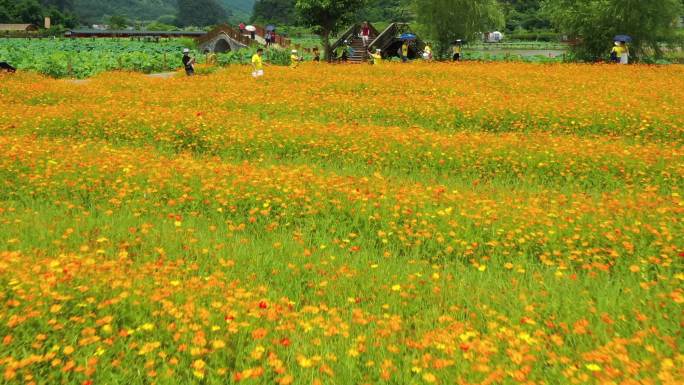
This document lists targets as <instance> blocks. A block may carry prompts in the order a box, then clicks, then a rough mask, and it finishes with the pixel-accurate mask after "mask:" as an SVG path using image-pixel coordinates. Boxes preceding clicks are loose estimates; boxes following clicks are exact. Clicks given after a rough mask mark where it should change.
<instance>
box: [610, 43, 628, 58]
mask: <svg viewBox="0 0 684 385" xmlns="http://www.w3.org/2000/svg"><path fill="white" fill-rule="evenodd" d="M610 60H611V61H612V62H614V63H620V64H629V47H627V44H626V43H625V42H624V41H616V42H615V46H613V49H612V50H611V51H610Z"/></svg>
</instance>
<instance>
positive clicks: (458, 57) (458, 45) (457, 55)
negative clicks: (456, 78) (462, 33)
mask: <svg viewBox="0 0 684 385" xmlns="http://www.w3.org/2000/svg"><path fill="white" fill-rule="evenodd" d="M452 52H453V54H454V56H453V57H452V59H453V61H461V42H460V41H458V40H456V44H454V46H453V47H452Z"/></svg>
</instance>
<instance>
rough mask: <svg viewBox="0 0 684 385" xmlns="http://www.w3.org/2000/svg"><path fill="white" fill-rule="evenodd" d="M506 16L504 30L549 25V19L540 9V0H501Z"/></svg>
mask: <svg viewBox="0 0 684 385" xmlns="http://www.w3.org/2000/svg"><path fill="white" fill-rule="evenodd" d="M501 3H502V6H503V10H504V15H505V17H506V30H507V31H509V32H512V31H518V30H528V31H533V30H540V29H548V28H550V27H551V21H550V20H549V19H548V15H546V14H545V13H544V12H543V11H542V7H541V4H542V0H501Z"/></svg>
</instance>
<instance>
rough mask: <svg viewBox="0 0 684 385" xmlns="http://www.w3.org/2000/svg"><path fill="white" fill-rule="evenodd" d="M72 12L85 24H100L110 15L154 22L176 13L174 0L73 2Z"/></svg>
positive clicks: (80, 0)
mask: <svg viewBox="0 0 684 385" xmlns="http://www.w3.org/2000/svg"><path fill="white" fill-rule="evenodd" d="M74 10H75V12H76V14H77V15H78V17H79V19H80V20H81V22H83V23H85V24H96V23H102V22H103V21H105V20H106V19H107V17H108V16H110V15H121V16H125V17H127V18H131V19H135V20H154V19H156V18H157V17H159V16H161V15H169V14H175V13H176V1H175V0H109V1H102V0H74Z"/></svg>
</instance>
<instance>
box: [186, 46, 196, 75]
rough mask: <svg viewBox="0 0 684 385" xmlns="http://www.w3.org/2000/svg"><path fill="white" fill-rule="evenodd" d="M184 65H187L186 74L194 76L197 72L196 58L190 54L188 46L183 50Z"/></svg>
mask: <svg viewBox="0 0 684 385" xmlns="http://www.w3.org/2000/svg"><path fill="white" fill-rule="evenodd" d="M183 67H185V74H186V75H188V76H192V75H194V74H195V58H194V57H191V56H190V50H189V49H188V48H185V49H184V50H183Z"/></svg>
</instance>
